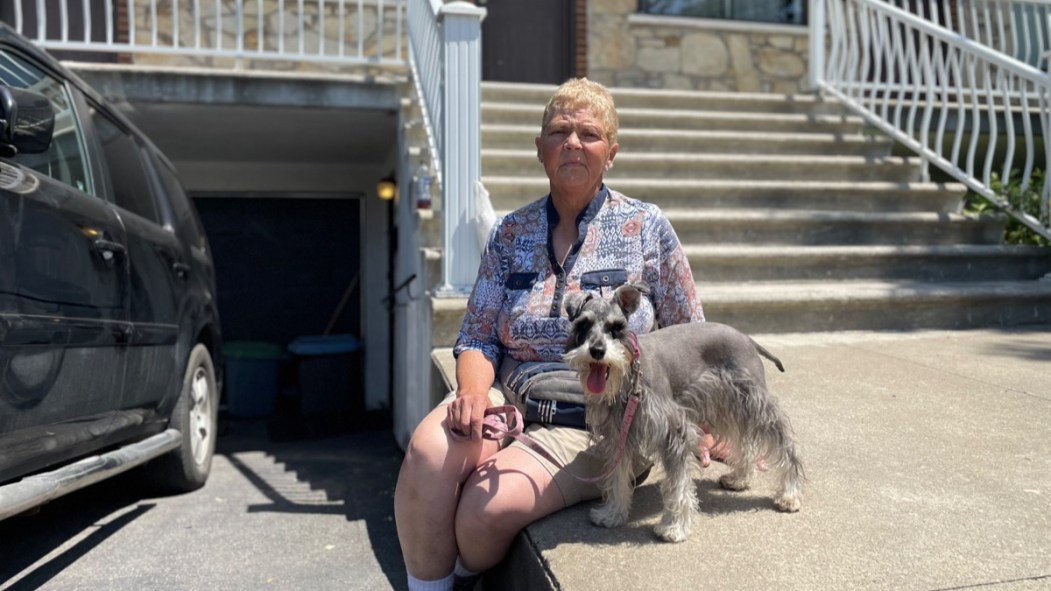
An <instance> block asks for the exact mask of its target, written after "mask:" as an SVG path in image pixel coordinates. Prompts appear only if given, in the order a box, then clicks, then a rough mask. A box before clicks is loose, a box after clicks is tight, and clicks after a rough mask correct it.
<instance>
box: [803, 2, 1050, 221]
mask: <svg viewBox="0 0 1051 591" xmlns="http://www.w3.org/2000/svg"><path fill="white" fill-rule="evenodd" d="M896 4H897V3H896V2H887V1H883V0H811V4H810V26H811V83H812V85H813V87H814V88H815V89H817V90H820V91H821V92H824V93H828V94H830V95H832V96H835V97H836V98H838V99H839V100H841V101H842V102H843V103H845V104H846V105H847V106H848V107H849V108H850V109H852V110H853V111H855V112H857V113H858V114H860V115H861V116H863V117H864V118H865V119H866V120H867V121H868V122H869V123H870V124H872V125H874V126H875V127H877V128H879V129H880V130H882V131H883V132H885V133H887V134H889V135H891V136H892V137H894V138H895V139H897V140H898V141H899V142H901V143H902V144H904V145H905V146H907V147H908V148H910V149H912V150H913V151H915V152H916V153H917V154H919V155H920V156H921V157H922V158H923V159H924V160H927V161H929V162H931V163H933V164H935V165H937V166H938V167H940V168H941V169H943V170H945V171H946V172H948V173H949V174H951V175H952V176H953V177H955V178H956V179H958V180H959V181H960V182H962V183H963V184H965V185H966V186H967V187H968V188H970V189H971V190H973V191H974V192H975V193H977V194H979V195H981V196H982V197H984V198H985V199H987V200H989V201H990V202H992V203H993V204H994V205H996V206H997V207H998V208H1000V209H1002V210H1004V211H1005V212H1007V213H1009V214H1010V215H1011V216H1013V217H1014V218H1016V219H1017V220H1018V221H1019V222H1021V223H1022V224H1024V225H1025V226H1027V227H1028V228H1030V229H1031V230H1033V231H1034V232H1036V233H1037V234H1039V235H1041V236H1043V237H1045V238H1048V239H1051V228H1049V224H1048V206H1049V196H1051V182H1046V181H1045V182H1044V186H1043V190H1042V193H1041V194H1040V200H1041V206H1040V214H1039V218H1038V217H1036V216H1033V215H1030V214H1029V213H1026V212H1025V211H1022V210H1020V209H1018V208H1016V207H1014V206H1013V205H1012V204H1010V203H1009V202H1007V201H1006V200H1005V198H1004V197H1003V196H1002V195H1000V194H998V193H997V192H996V191H994V190H993V189H992V186H993V184H994V183H995V182H996V178H997V177H998V178H999V179H1000V181H1001V183H1002V184H1003V186H1007V185H1008V183H1009V182H1010V181H1011V180H1012V179H1016V180H1017V181H1018V182H1019V185H1020V187H1021V189H1022V190H1023V191H1024V190H1025V189H1026V188H1028V187H1029V186H1030V183H1031V181H1032V180H1033V170H1034V167H1036V166H1042V167H1045V168H1046V167H1047V166H1048V164H1049V163H1051V141H1049V140H1051V128H1049V120H1051V116H1049V105H1051V77H1049V76H1048V73H1047V71H1046V68H1047V63H1048V62H1047V57H1048V54H1047V49H1048V47H1049V44H1051V42H1049V26H1051V21H1049V20H1048V16H1049V6H1051V0H1030V1H1026V2H1022V1H1003V2H1001V1H998V0H955V1H954V2H948V1H946V0H927V1H925V2H924V1H920V2H916V3H913V5H914V6H916V8H914V11H915V12H910V11H907V10H904V9H903V8H901V7H899V6H898V5H896ZM1040 68H1044V69H1043V70H1041V69H1040Z"/></svg>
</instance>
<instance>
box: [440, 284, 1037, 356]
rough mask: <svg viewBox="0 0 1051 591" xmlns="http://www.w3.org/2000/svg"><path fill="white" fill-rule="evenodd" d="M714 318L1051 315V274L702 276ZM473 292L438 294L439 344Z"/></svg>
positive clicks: (1010, 318) (973, 320)
mask: <svg viewBox="0 0 1051 591" xmlns="http://www.w3.org/2000/svg"><path fill="white" fill-rule="evenodd" d="M697 290H698V293H699V294H700V297H701V301H702V302H703V305H704V313H705V316H706V317H707V318H708V320H711V321H714V322H722V323H725V324H730V325H732V326H735V327H737V328H738V329H739V330H742V331H744V332H747V333H756V334H758V333H786V332H816V331H844V330H914V329H953V330H956V329H965V328H978V327H992V326H1016V325H1024V324H1038V323H1048V322H1051V280H1047V279H1045V280H1038V281H1031V280H1030V281H978V282H967V281H959V282H933V283H932V282H924V281H911V280H884V281H879V280H864V281H860V280H859V281H839V280H832V281H788V282H780V281H762V282H730V283H718V282H698V285H697ZM466 305H467V300H466V298H439V299H434V300H433V317H432V326H433V329H434V330H433V332H432V341H431V346H432V347H451V346H453V345H454V344H455V342H456V335H457V333H458V331H459V328H460V324H461V323H462V322H463V315H464V311H465V310H466Z"/></svg>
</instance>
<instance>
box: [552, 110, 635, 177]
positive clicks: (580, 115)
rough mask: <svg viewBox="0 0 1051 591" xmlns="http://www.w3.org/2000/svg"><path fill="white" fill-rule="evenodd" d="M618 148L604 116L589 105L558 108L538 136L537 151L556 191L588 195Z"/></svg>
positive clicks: (610, 162)
mask: <svg viewBox="0 0 1051 591" xmlns="http://www.w3.org/2000/svg"><path fill="white" fill-rule="evenodd" d="M617 148H618V145H617V144H613V145H612V146H611V145H610V144H609V140H607V139H606V127H605V125H603V124H602V120H600V119H599V118H597V117H595V116H594V114H592V112H591V109H586V108H585V109H579V110H575V111H557V112H555V114H554V115H552V117H551V120H550V121H548V123H547V126H545V127H544V129H543V130H542V131H541V132H540V137H538V138H536V153H537V156H538V157H539V158H540V162H541V163H542V164H543V165H544V171H545V172H546V173H547V178H548V179H550V181H551V189H552V192H555V191H574V192H580V193H581V194H582V195H583V194H586V195H587V196H588V197H591V196H593V195H594V194H595V192H596V191H598V188H599V185H601V184H602V175H603V173H605V172H606V167H607V165H610V164H612V163H613V158H614V157H615V156H616V155H617Z"/></svg>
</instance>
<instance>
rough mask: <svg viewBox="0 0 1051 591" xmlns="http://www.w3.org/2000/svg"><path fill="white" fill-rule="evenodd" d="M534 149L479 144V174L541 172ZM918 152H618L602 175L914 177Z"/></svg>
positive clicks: (610, 177) (788, 178) (782, 178)
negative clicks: (907, 154)
mask: <svg viewBox="0 0 1051 591" xmlns="http://www.w3.org/2000/svg"><path fill="white" fill-rule="evenodd" d="M540 166H541V165H540V163H539V162H538V161H537V157H536V150H493V149H484V150H482V174H483V175H485V176H489V175H494V176H513V175H532V174H540V175H542V174H543V173H542V171H540ZM920 176H921V170H920V165H919V159H918V158H904V157H899V156H890V157H886V158H865V157H861V156H815V155H807V156H785V155H770V154H765V155H738V154H684V153H660V154H632V153H627V154H622V155H618V156H617V158H616V160H615V161H614V164H613V168H611V169H610V170H609V171H608V172H607V173H606V175H605V178H606V179H608V180H609V182H610V183H611V184H612V183H615V182H616V180H617V179H620V178H624V179H634V180H638V179H648V178H649V179H653V178H663V179H669V178H675V179H749V180H780V181H855V182H865V181H884V182H916V181H919V180H920Z"/></svg>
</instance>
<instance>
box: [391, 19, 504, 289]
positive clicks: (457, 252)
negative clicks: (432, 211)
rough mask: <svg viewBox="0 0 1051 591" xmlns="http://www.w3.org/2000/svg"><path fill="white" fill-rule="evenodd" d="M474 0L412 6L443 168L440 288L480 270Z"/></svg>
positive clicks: (416, 63)
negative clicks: (475, 226) (477, 235)
mask: <svg viewBox="0 0 1051 591" xmlns="http://www.w3.org/2000/svg"><path fill="white" fill-rule="evenodd" d="M485 15H486V11H485V9H484V8H479V7H477V6H475V5H473V4H470V3H467V2H451V3H448V4H443V3H442V2H441V1H440V0H418V1H415V2H413V5H412V7H411V9H410V10H409V39H410V42H409V48H410V58H409V62H410V64H411V67H412V71H413V80H414V82H415V83H416V87H417V92H418V94H419V95H420V96H421V97H422V101H421V110H422V111H423V112H424V123H425V125H426V126H427V137H428V143H429V144H430V146H431V152H432V158H433V161H434V163H435V165H436V170H438V171H440V172H439V175H440V190H441V200H440V207H441V226H442V237H441V240H442V276H441V279H440V282H439V285H438V288H437V289H436V291H435V295H437V296H453V297H458V296H463V295H465V294H467V293H469V292H470V290H471V288H472V286H473V285H474V281H475V277H476V275H477V273H478V260H479V257H480V256H481V249H480V247H479V245H478V241H477V239H476V237H475V236H476V233H475V232H474V230H473V227H474V224H475V221H474V220H475V219H476V217H477V216H476V213H477V212H476V209H477V202H478V195H477V192H478V191H479V188H478V187H479V184H480V183H479V182H478V181H480V179H481V168H482V167H481V144H482V140H481V131H480V129H481V81H482V79H481V61H482V59H481V51H482V49H481V23H482V19H484V18H485Z"/></svg>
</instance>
